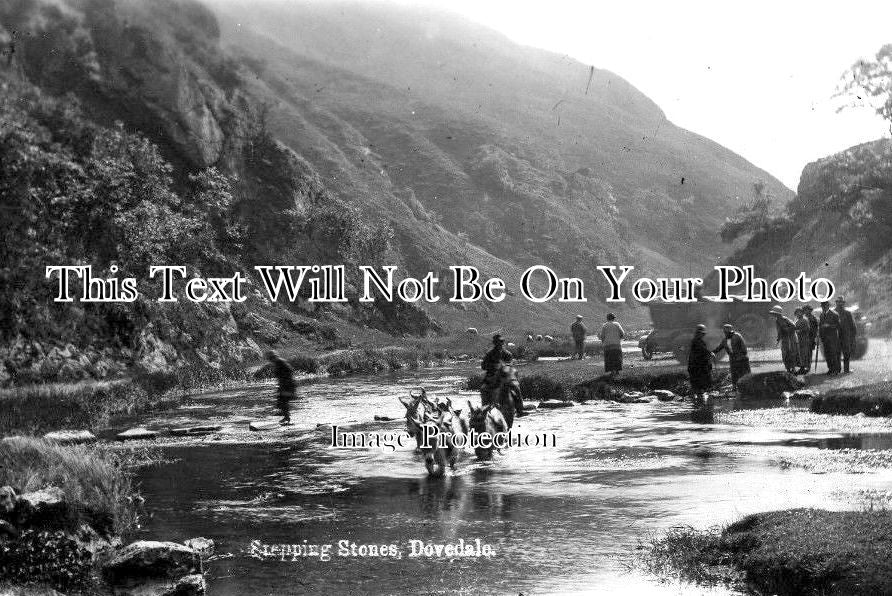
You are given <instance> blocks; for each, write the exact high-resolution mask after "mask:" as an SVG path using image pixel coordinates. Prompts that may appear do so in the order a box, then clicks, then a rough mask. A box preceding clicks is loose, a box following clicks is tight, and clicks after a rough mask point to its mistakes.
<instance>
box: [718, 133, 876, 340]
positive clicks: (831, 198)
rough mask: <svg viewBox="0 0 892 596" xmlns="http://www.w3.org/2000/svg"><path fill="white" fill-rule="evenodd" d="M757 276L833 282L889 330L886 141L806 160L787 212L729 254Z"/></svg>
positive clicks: (731, 260) (732, 259)
mask: <svg viewBox="0 0 892 596" xmlns="http://www.w3.org/2000/svg"><path fill="white" fill-rule="evenodd" d="M729 261H730V262H732V263H738V264H754V265H755V266H756V269H757V271H759V272H760V273H761V274H762V275H768V276H785V277H795V276H796V275H798V273H799V272H800V271H804V272H806V273H807V274H809V275H811V276H812V277H816V276H821V277H826V278H828V279H830V280H832V281H833V282H834V283H835V284H837V286H838V290H839V291H840V292H841V293H842V294H844V295H846V296H847V299H848V301H849V303H859V304H860V306H861V307H862V308H864V309H866V310H867V311H868V312H869V313H870V314H871V315H873V317H874V319H875V322H876V324H877V326H876V329H878V330H882V329H885V330H888V329H889V328H890V327H892V300H890V295H892V294H890V290H892V140H889V139H880V140H877V141H873V142H870V143H864V144H862V145H857V146H855V147H851V148H850V149H847V150H845V151H842V152H840V153H837V154H834V155H831V156H829V157H825V158H823V159H820V160H818V161H816V162H813V163H810V164H808V165H807V166H805V168H804V169H803V171H802V177H801V179H800V182H799V192H798V194H797V196H796V198H795V199H793V200H792V201H791V202H790V203H788V205H787V208H786V212H785V213H784V214H783V215H782V216H780V217H777V218H774V219H772V220H771V221H769V222H767V223H766V225H765V226H763V227H762V229H760V230H758V231H757V232H756V233H755V234H754V235H753V237H752V238H751V239H750V241H749V243H748V244H747V245H746V246H745V247H743V248H742V249H741V250H740V251H738V252H737V253H735V254H734V255H733V256H732V257H731V258H730V259H729Z"/></svg>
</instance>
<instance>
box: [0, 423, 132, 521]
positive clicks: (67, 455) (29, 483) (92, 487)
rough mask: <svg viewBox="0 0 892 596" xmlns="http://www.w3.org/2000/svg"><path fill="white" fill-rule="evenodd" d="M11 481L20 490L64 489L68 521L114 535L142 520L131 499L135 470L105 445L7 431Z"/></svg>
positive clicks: (2, 457)
mask: <svg viewBox="0 0 892 596" xmlns="http://www.w3.org/2000/svg"><path fill="white" fill-rule="evenodd" d="M6 485H8V486H11V487H13V488H14V489H16V491H17V492H19V493H25V492H32V491H36V490H40V489H43V488H46V487H49V486H55V487H58V488H60V489H62V491H63V493H64V494H65V502H66V503H67V504H68V505H69V507H68V511H69V515H70V519H69V520H65V521H67V522H68V523H69V524H70V525H72V526H73V527H76V526H77V525H78V524H79V523H80V522H84V523H87V524H89V525H90V526H91V527H92V528H93V529H95V530H96V531H97V532H100V533H102V534H105V535H112V534H121V533H123V532H125V531H126V530H128V529H130V528H131V527H132V526H133V525H134V524H135V522H136V513H135V511H134V510H133V508H132V505H130V503H129V502H128V497H130V496H131V495H132V493H133V487H132V485H131V480H130V476H129V474H127V473H126V471H125V470H124V466H123V464H122V462H121V460H119V459H118V457H117V456H116V455H114V454H113V453H111V452H108V451H103V450H102V449H100V448H96V447H84V446H66V445H58V444H56V443H52V442H50V441H46V440H43V439H37V438H34V437H7V438H5V439H3V440H0V486H6ZM60 521H61V520H60Z"/></svg>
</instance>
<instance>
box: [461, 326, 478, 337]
mask: <svg viewBox="0 0 892 596" xmlns="http://www.w3.org/2000/svg"><path fill="white" fill-rule="evenodd" d="M465 333H467V334H468V335H479V334H480V332H479V331H477V328H476V327H468V329H467V330H466V331H465Z"/></svg>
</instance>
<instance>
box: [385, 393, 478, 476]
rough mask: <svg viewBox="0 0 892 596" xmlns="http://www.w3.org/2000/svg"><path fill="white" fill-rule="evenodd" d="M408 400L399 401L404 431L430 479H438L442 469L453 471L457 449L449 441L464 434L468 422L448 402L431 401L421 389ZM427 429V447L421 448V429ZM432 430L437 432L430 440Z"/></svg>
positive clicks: (443, 472) (466, 430)
mask: <svg viewBox="0 0 892 596" xmlns="http://www.w3.org/2000/svg"><path fill="white" fill-rule="evenodd" d="M410 396H411V399H409V398H402V397H401V398H399V399H400V402H401V403H402V404H403V406H405V408H406V428H407V429H408V431H409V434H410V435H412V436H413V437H415V442H416V444H417V445H418V449H419V450H420V451H421V452H422V454H423V455H424V465H425V467H426V468H427V471H428V474H430V475H431V476H442V475H443V474H445V472H446V466H447V464H448V465H449V467H450V468H455V462H456V460H457V459H458V455H459V453H461V448H458V447H455V445H454V444H453V437H456V436H458V435H466V434H468V429H469V425H468V421H467V419H466V418H465V417H463V416H462V415H461V410H457V409H455V408H453V407H452V401H451V400H450V399H449V398H446V399H443V400H437V401H436V402H434V401H432V400H431V399H430V398H428V397H427V393H426V392H425V391H424V389H419V390H416V391H413V392H412V393H410ZM425 426H427V427H428V432H427V436H428V437H430V440H429V443H430V444H429V445H426V446H425V445H424V444H423V436H424V427H425ZM434 429H436V430H437V431H439V435H438V436H434V434H435V433H434Z"/></svg>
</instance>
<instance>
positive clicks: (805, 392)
mask: <svg viewBox="0 0 892 596" xmlns="http://www.w3.org/2000/svg"><path fill="white" fill-rule="evenodd" d="M817 396H818V392H817V391H811V390H810V389H800V390H799V391H794V392H793V393H790V395H789V398H790V399H813V398H815V397H817Z"/></svg>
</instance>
